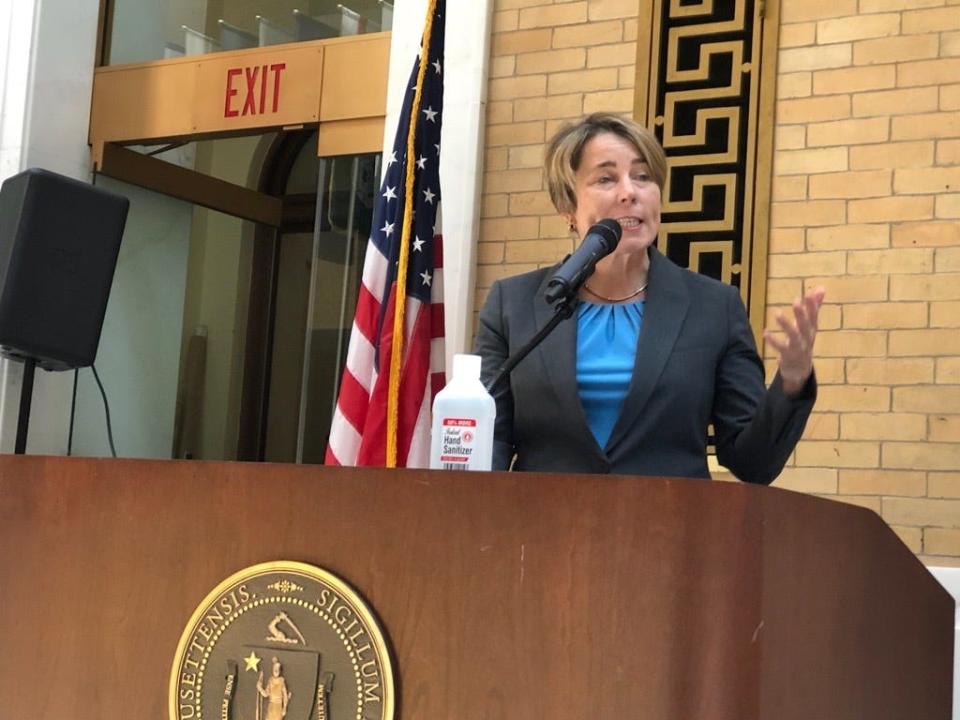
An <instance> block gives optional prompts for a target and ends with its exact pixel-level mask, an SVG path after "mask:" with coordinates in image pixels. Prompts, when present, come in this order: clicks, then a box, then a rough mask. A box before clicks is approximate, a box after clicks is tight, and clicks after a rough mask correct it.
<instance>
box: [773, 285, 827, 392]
mask: <svg viewBox="0 0 960 720" xmlns="http://www.w3.org/2000/svg"><path fill="white" fill-rule="evenodd" d="M824 295H826V290H825V289H824V288H822V287H818V288H815V289H814V290H811V291H810V292H808V293H807V294H806V295H804V296H803V298H802V299H797V300H794V301H793V316H794V319H795V322H791V321H790V320H789V319H788V318H787V317H784V315H783V314H782V313H778V314H777V324H778V325H779V326H780V329H781V330H782V331H783V335H782V336H781V335H779V334H776V333H775V332H774V331H773V330H765V331H764V333H763V337H764V339H765V340H766V341H767V343H768V344H769V345H770V347H772V348H773V349H774V350H776V351H777V352H778V353H779V354H780V379H781V381H782V382H783V391H784V392H785V393H786V394H787V395H796V394H797V393H799V392H800V391H801V390H803V386H804V385H806V383H807V379H808V378H809V377H810V373H812V372H813V342H814V340H815V339H816V337H817V315H818V314H819V313H820V305H822V304H823V297H824Z"/></svg>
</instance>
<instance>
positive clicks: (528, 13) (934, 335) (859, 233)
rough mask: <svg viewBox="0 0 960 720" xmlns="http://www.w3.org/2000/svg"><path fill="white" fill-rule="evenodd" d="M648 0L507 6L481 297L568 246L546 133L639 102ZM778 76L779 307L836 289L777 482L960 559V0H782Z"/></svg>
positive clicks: (499, 48) (493, 94)
mask: <svg viewBox="0 0 960 720" xmlns="http://www.w3.org/2000/svg"><path fill="white" fill-rule="evenodd" d="M638 4H639V3H638V1H637V0H583V1H579V2H563V1H557V2H549V1H548V0H497V2H496V7H495V16H494V17H495V23H494V35H493V42H492V58H491V60H492V62H491V79H490V87H489V101H490V102H489V107H488V114H487V136H486V141H487V151H486V166H485V179H484V195H483V203H482V215H483V220H482V222H481V235H480V246H479V247H480V250H479V266H478V273H477V278H478V279H477V284H478V293H477V302H478V304H479V303H482V302H483V299H484V298H485V296H486V290H487V288H489V286H490V284H491V283H492V282H493V281H494V280H495V279H497V278H499V277H503V276H507V275H512V274H515V273H518V272H523V271H526V270H530V269H533V268H535V267H538V266H543V265H547V264H552V263H553V262H555V261H556V260H557V259H558V258H560V257H562V255H563V254H564V253H566V252H569V251H570V249H571V247H572V240H571V238H570V237H569V235H568V233H567V230H566V227H565V224H564V223H563V222H562V221H561V220H559V219H558V218H557V217H556V214H555V213H554V211H553V208H552V207H551V205H550V202H549V199H548V197H547V194H546V192H545V190H544V184H543V173H542V170H541V166H542V158H543V150H544V142H545V139H546V138H548V137H549V136H550V134H551V133H552V132H553V130H554V129H555V128H556V127H557V126H558V125H559V124H560V123H562V122H563V121H564V120H567V119H571V118H575V117H578V116H579V115H581V114H582V113H585V112H590V111H593V110H599V109H604V110H612V111H615V112H630V110H631V108H632V105H633V86H634V75H635V53H636V34H637V19H636V18H637V10H638ZM778 75H779V77H778V99H777V108H776V151H775V158H774V182H773V196H774V198H773V199H774V202H773V207H772V214H771V231H770V262H769V278H768V298H767V299H768V306H769V313H770V315H771V316H772V314H773V313H775V312H776V311H777V310H780V309H783V308H784V307H785V305H786V304H788V303H789V302H790V301H791V300H792V299H793V298H794V297H796V296H798V295H799V294H800V293H801V291H802V289H803V287H804V286H807V287H810V286H814V285H818V284H822V285H824V286H826V288H827V292H828V295H827V305H825V307H824V309H823V313H822V318H821V334H820V336H819V338H818V341H817V356H818V359H817V373H818V376H819V379H820V383H821V390H820V399H819V401H818V403H817V412H816V413H815V414H814V415H813V417H812V418H811V421H810V423H809V426H808V429H807V432H806V434H805V436H804V439H803V441H801V443H800V445H799V446H798V448H797V451H796V453H795V455H794V458H793V459H791V461H790V466H789V467H788V468H787V469H786V470H785V472H784V474H783V475H782V476H781V478H780V479H779V480H778V481H777V485H778V486H779V487H785V488H790V489H795V490H800V491H803V492H811V493H817V494H822V495H826V496H829V497H833V498H836V499H840V500H843V501H845V502H851V503H855V504H858V505H863V506H865V507H868V508H870V509H872V510H875V511H876V512H878V513H879V514H880V515H882V516H883V517H884V519H885V520H886V521H887V522H888V523H890V525H891V526H893V528H894V529H895V530H896V531H897V533H898V534H899V535H900V537H901V538H903V540H904V542H906V543H907V545H909V546H910V548H911V549H912V550H913V551H914V552H916V553H917V554H918V555H920V556H921V557H922V559H923V560H924V561H926V562H929V563H931V564H940V565H943V564H948V565H960V0H859V1H858V0H781V35H780V57H779V67H778ZM768 364H769V366H770V367H771V369H772V367H773V364H774V363H773V361H772V360H770V359H769V358H768Z"/></svg>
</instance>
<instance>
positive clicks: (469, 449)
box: [430, 355, 497, 470]
mask: <svg viewBox="0 0 960 720" xmlns="http://www.w3.org/2000/svg"><path fill="white" fill-rule="evenodd" d="M496 416H497V406H496V403H494V401H493V398H492V397H490V393H488V392H487V391H486V388H484V387H483V383H481V382H480V356H479V355H454V356H453V377H452V378H451V379H450V382H448V383H447V386H446V387H445V388H444V389H443V390H441V391H440V392H438V393H437V396H436V397H435V398H434V399H433V427H432V432H431V443H430V467H431V468H433V469H438V470H441V469H442V470H489V469H490V467H491V464H492V462H493V421H494V420H495V419H496Z"/></svg>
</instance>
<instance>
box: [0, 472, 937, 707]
mask: <svg viewBox="0 0 960 720" xmlns="http://www.w3.org/2000/svg"><path fill="white" fill-rule="evenodd" d="M270 560H297V561H302V562H306V563H311V564H314V565H318V566H321V567H323V568H326V569H328V570H330V571H332V572H333V573H336V574H337V575H339V576H340V577H342V578H344V579H345V580H346V581H347V582H349V583H350V584H352V585H353V586H354V587H355V588H356V589H357V590H358V591H359V592H360V593H361V594H362V595H363V596H364V597H365V599H366V601H367V602H368V603H369V604H370V605H371V606H372V608H373V609H374V611H375V612H376V613H377V614H378V616H379V619H380V622H381V625H382V627H383V629H384V630H385V632H386V634H387V636H388V639H389V641H390V644H391V646H392V650H393V662H394V667H395V672H396V678H397V689H398V691H397V698H398V712H397V717H399V718H403V720H413V719H414V718H426V719H430V720H439V719H447V718H449V719H450V720H481V719H484V720H487V719H490V718H504V719H507V720H544V719H548V720H561V719H567V718H570V719H578V720H579V719H581V718H584V719H589V720H600V719H604V720H605V719H610V720H613V719H617V720H621V719H623V718H640V719H643V720H646V719H648V718H649V719H650V720H653V719H655V718H656V719H658V720H659V719H668V718H669V719H671V720H690V719H693V718H703V719H708V720H725V719H727V718H729V719H730V720H750V719H753V718H763V719H764V720H768V719H769V720H792V719H793V718H796V719H797V720H800V719H803V720H812V719H816V720H827V719H831V720H832V719H836V720H841V719H843V720H849V719H853V718H856V719H859V718H870V719H871V720H881V719H885V718H889V719H890V720H893V719H894V718H896V719H897V720H902V719H903V718H918V719H919V718H923V719H924V720H932V719H940V720H948V718H949V716H950V705H951V674H952V668H951V659H952V653H953V650H952V647H953V638H952V626H953V612H954V604H953V601H952V599H951V598H950V596H949V595H948V594H947V592H946V591H945V590H943V589H942V588H941V587H940V586H939V585H938V584H937V583H936V581H935V580H934V579H933V578H932V577H931V576H930V574H929V573H928V572H927V571H926V569H925V568H924V567H923V566H922V565H921V563H920V562H919V561H918V560H917V559H916V558H915V557H914V556H913V555H912V554H911V553H910V552H909V551H908V550H907V548H906V547H905V546H904V545H903V544H902V543H901V542H900V541H899V540H898V538H897V537H896V536H895V535H894V533H893V532H891V531H890V529H889V528H887V526H886V525H885V524H884V523H883V522H882V521H881V520H880V519H879V518H878V517H877V516H876V515H875V514H873V513H871V512H869V511H867V510H863V509H860V508H857V507H853V506H849V505H844V504H840V503H836V502H831V501H828V500H823V499H819V498H815V497H809V496H805V495H800V494H796V493H791V492H787V491H782V490H777V489H773V488H763V487H753V486H748V485H742V484H732V483H709V482H702V481H692V480H668V479H658V478H635V477H598V476H575V475H570V476H554V475H541V474H519V473H517V474H507V473H489V474H470V473H437V472H428V471H388V470H356V469H337V468H321V467H302V466H300V467H298V466H290V465H282V466H281V465H261V464H241V463H202V462H173V461H157V462H154V461H126V460H119V461H118V460H113V461H111V460H89V459H65V458H43V457H29V456H27V457H24V456H17V457H15V456H4V457H2V458H0V698H2V701H0V708H2V710H0V716H2V717H4V718H11V719H13V718H44V719H46V718H51V719H52V718H56V719H57V720H67V719H69V720H102V719H103V718H138V719H140V720H147V719H149V720H166V718H167V715H168V712H167V700H168V698H167V693H168V682H169V676H170V670H171V666H172V662H173V658H174V654H175V651H176V647H177V642H178V640H179V638H180V634H181V632H182V631H183V629H184V627H185V625H186V623H187V621H188V619H189V618H190V615H191V613H192V612H193V611H194V609H195V608H196V607H197V605H198V604H199V603H200V602H201V601H202V600H203V598H204V597H205V596H206V595H207V593H208V592H209V591H210V590H211V589H212V588H214V587H215V586H216V585H217V584H218V583H219V582H220V581H221V580H223V579H224V578H226V577H227V576H229V575H231V574H232V573H234V572H235V571H237V570H239V569H241V568H243V567H246V566H249V565H253V564H256V563H260V562H265V561H270ZM288 720H308V719H307V718H289V719H288ZM333 720H340V719H339V718H334V719H333Z"/></svg>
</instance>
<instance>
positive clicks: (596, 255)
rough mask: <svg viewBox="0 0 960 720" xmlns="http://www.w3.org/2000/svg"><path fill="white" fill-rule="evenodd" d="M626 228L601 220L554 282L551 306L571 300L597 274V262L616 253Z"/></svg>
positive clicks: (550, 285) (549, 288)
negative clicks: (594, 271)
mask: <svg viewBox="0 0 960 720" xmlns="http://www.w3.org/2000/svg"><path fill="white" fill-rule="evenodd" d="M621 234H623V228H621V227H620V223H618V222H617V221H616V220H610V219H607V220H601V221H600V222H598V223H597V224H596V225H594V226H593V227H591V228H590V229H589V230H588V231H587V235H586V237H584V238H583V242H582V243H580V247H578V248H577V249H576V250H574V251H573V254H572V255H568V256H567V257H566V259H565V260H564V261H563V264H561V265H560V267H559V268H558V269H557V272H556V273H555V274H554V276H553V277H552V278H550V282H549V283H547V292H546V298H547V302H548V303H550V304H551V305H552V304H553V303H555V302H556V301H557V300H559V299H560V298H564V299H567V300H569V299H570V298H571V297H573V296H574V295H576V294H577V291H578V290H580V286H581V285H583V283H584V281H585V280H586V279H587V278H588V277H590V276H591V275H592V274H593V270H594V268H595V267H596V265H597V262H598V261H599V260H601V259H602V258H604V257H606V256H607V255H609V254H610V253H612V252H613V251H614V249H616V247H617V243H619V242H620V235H621Z"/></svg>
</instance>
